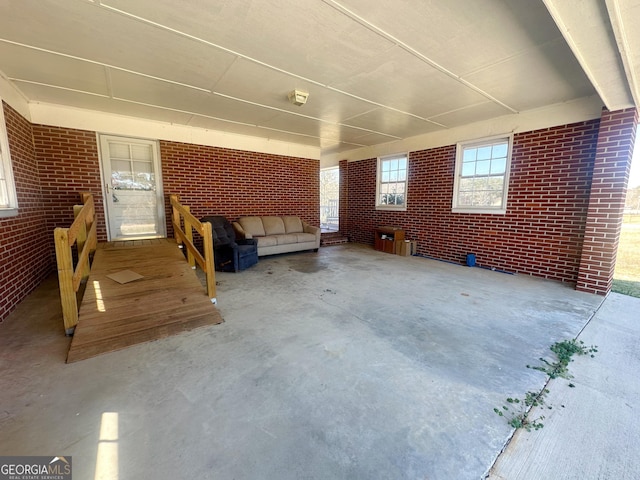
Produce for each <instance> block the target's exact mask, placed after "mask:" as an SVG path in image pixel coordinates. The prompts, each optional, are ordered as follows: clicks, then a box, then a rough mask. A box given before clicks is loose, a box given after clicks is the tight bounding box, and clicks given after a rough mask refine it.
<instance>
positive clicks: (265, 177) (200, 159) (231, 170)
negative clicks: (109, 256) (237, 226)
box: [160, 141, 320, 235]
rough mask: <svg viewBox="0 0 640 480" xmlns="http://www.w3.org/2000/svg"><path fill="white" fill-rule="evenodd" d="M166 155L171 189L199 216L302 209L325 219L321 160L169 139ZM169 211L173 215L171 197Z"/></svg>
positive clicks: (165, 176) (314, 220)
mask: <svg viewBox="0 0 640 480" xmlns="http://www.w3.org/2000/svg"><path fill="white" fill-rule="evenodd" d="M160 157H161V158H162V180H163V185H164V193H165V195H166V196H167V197H168V195H170V194H178V195H180V200H181V202H182V203H183V204H185V205H189V206H190V207H191V212H192V213H193V214H194V215H195V216H196V217H197V218H199V217H201V216H204V215H224V216H226V217H227V218H228V219H230V220H235V219H237V218H238V217H239V216H242V215H298V216H300V217H301V218H302V219H304V220H305V221H307V222H309V223H310V224H312V225H319V224H320V220H319V205H320V203H319V202H320V186H319V185H320V183H319V182H320V164H319V161H317V160H309V159H303V158H294V157H287V156H282V155H270V154H265V153H254V152H247V151H242V150H232V149H227V148H219V147H209V146H202V145H192V144H186V143H177V142H167V141H161V142H160ZM166 212H167V218H169V215H170V212H171V211H170V208H169V204H168V203H167V204H166ZM167 225H168V227H169V231H170V235H171V234H172V233H171V230H172V229H171V228H170V226H171V223H170V221H169V220H168V221H167Z"/></svg>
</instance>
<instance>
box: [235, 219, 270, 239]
mask: <svg viewBox="0 0 640 480" xmlns="http://www.w3.org/2000/svg"><path fill="white" fill-rule="evenodd" d="M238 223H239V224H240V226H241V227H242V229H243V230H244V231H245V232H247V233H248V234H250V235H251V236H253V237H264V235H265V231H264V227H263V226H262V218H260V217H240V218H239V219H238Z"/></svg>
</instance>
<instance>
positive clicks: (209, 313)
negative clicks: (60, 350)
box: [67, 239, 223, 363]
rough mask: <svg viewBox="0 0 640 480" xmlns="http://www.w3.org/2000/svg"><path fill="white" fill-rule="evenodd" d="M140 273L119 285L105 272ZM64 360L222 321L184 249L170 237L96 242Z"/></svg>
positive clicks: (91, 355) (80, 358)
mask: <svg viewBox="0 0 640 480" xmlns="http://www.w3.org/2000/svg"><path fill="white" fill-rule="evenodd" d="M122 270H131V271H134V272H136V273H138V274H140V275H142V277H143V278H141V279H139V280H135V281H132V282H129V283H124V284H120V283H118V282H116V281H114V280H112V279H110V278H108V277H107V275H110V274H113V273H117V272H120V271H122ZM79 318H80V320H79V323H78V325H77V327H76V330H75V333H74V335H73V340H72V342H71V347H70V349H69V353H68V355H67V363H71V362H75V361H78V360H83V359H86V358H90V357H94V356H96V355H100V354H102V353H107V352H112V351H115V350H120V349H122V348H126V347H129V346H131V345H135V344H138V343H143V342H148V341H152V340H157V339H159V338H164V337H167V336H170V335H175V334H178V333H181V332H185V331H188V330H192V329H194V328H197V327H201V326H205V325H215V324H218V323H221V322H222V321H223V320H222V317H221V316H220V313H219V312H218V310H217V309H216V307H215V306H214V305H213V304H212V303H211V300H210V299H209V297H208V296H207V293H206V289H205V288H204V287H203V286H202V284H201V283H200V281H199V280H198V277H197V276H196V274H195V272H194V271H193V270H192V269H191V267H190V266H189V264H188V263H187V261H186V260H185V258H184V255H183V254H182V251H181V250H180V249H179V248H178V247H177V245H176V244H175V242H173V241H171V240H166V239H161V240H144V241H127V242H111V243H106V244H100V245H99V246H98V250H97V251H96V254H95V258H94V261H93V266H92V268H91V275H90V276H89V280H88V282H87V288H86V291H85V294H84V298H83V300H82V304H81V306H80V311H79Z"/></svg>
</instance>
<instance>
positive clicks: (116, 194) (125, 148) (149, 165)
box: [100, 135, 166, 240]
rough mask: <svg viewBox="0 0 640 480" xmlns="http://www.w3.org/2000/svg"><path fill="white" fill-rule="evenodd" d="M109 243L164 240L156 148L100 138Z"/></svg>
mask: <svg viewBox="0 0 640 480" xmlns="http://www.w3.org/2000/svg"><path fill="white" fill-rule="evenodd" d="M100 154H101V155H100V158H101V163H102V178H103V180H104V195H105V214H106V216H107V228H108V235H109V239H110V240H125V239H140V238H158V237H165V236H166V228H165V217H164V200H163V194H162V182H161V177H160V160H159V155H158V144H157V142H155V141H152V140H140V139H135V138H126V137H114V136H109V135H100Z"/></svg>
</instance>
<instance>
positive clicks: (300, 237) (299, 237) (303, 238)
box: [295, 233, 316, 243]
mask: <svg viewBox="0 0 640 480" xmlns="http://www.w3.org/2000/svg"><path fill="white" fill-rule="evenodd" d="M295 236H296V243H304V242H315V241H316V236H315V235H314V234H313V233H296V234H295Z"/></svg>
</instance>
